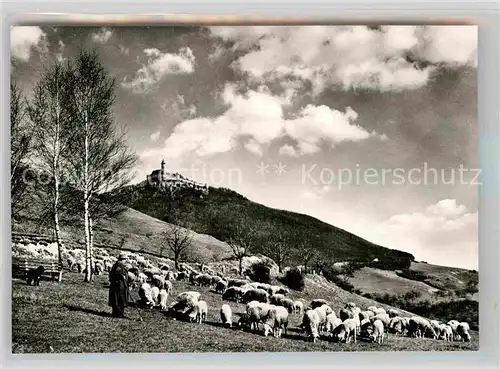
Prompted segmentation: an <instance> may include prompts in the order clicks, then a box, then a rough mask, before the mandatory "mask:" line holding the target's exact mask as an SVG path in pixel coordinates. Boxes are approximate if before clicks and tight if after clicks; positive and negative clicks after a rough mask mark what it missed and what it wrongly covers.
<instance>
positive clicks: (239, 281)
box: [227, 279, 248, 287]
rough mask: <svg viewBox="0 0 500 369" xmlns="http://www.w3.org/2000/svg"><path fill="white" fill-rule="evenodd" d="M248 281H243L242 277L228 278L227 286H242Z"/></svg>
mask: <svg viewBox="0 0 500 369" xmlns="http://www.w3.org/2000/svg"><path fill="white" fill-rule="evenodd" d="M247 283H248V282H247V281H245V280H244V279H230V280H229V281H228V282H227V286H228V287H242V286H244V285H246V284H247Z"/></svg>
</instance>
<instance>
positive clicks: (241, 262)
mask: <svg viewBox="0 0 500 369" xmlns="http://www.w3.org/2000/svg"><path fill="white" fill-rule="evenodd" d="M239 270H240V275H242V274H243V258H240V260H239Z"/></svg>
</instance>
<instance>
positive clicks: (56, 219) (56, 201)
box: [54, 176, 63, 265]
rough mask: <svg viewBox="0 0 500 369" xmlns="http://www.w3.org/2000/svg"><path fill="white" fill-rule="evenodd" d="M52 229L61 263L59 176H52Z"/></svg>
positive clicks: (60, 262)
mask: <svg viewBox="0 0 500 369" xmlns="http://www.w3.org/2000/svg"><path fill="white" fill-rule="evenodd" d="M54 190H55V194H54V231H55V236H56V242H57V255H58V261H59V264H61V265H62V262H63V260H62V242H61V231H60V228H59V177H58V176H55V177H54Z"/></svg>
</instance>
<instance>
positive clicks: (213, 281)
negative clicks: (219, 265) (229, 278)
mask: <svg viewBox="0 0 500 369" xmlns="http://www.w3.org/2000/svg"><path fill="white" fill-rule="evenodd" d="M219 281H222V278H221V277H219V276H218V275H213V276H212V283H211V285H215V284H217V283H218V282H219Z"/></svg>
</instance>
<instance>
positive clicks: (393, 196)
mask: <svg viewBox="0 0 500 369" xmlns="http://www.w3.org/2000/svg"><path fill="white" fill-rule="evenodd" d="M82 48H83V49H87V50H92V49H95V50H97V52H98V53H99V57H100V58H101V61H102V63H103V65H104V66H105V68H106V69H107V70H108V71H109V73H110V75H111V76H112V77H114V78H115V81H116V103H115V107H114V114H115V118H116V120H117V122H118V124H120V125H121V126H123V127H124V128H125V129H126V131H127V139H128V142H129V145H130V146H131V147H132V148H133V149H134V150H135V151H136V152H137V154H138V155H139V158H140V161H139V164H138V165H137V167H136V168H135V169H134V174H135V179H134V181H135V182H140V181H142V180H144V179H145V176H146V175H147V174H148V173H149V172H151V171H152V170H154V169H158V168H159V167H160V162H161V160H162V159H165V161H166V163H167V165H166V167H167V171H170V172H180V173H182V174H184V175H186V176H188V177H190V178H192V179H195V180H198V181H200V182H206V183H208V184H210V185H213V186H218V187H228V188H231V189H233V190H235V191H237V192H239V193H241V194H242V195H244V196H246V197H247V198H249V199H250V200H253V201H256V202H259V203H262V204H264V205H267V206H270V207H273V208H280V209H286V210H290V211H295V212H300V213H304V214H308V215H311V216H314V217H316V218H318V219H320V220H322V221H324V222H327V223H330V224H333V225H335V226H337V227H339V228H343V229H345V230H347V231H349V232H352V233H355V234H357V235H359V236H361V237H363V238H365V239H367V240H369V241H371V242H374V243H377V244H380V245H382V246H385V247H390V248H394V249H399V250H403V251H407V252H410V253H412V254H413V255H414V256H415V258H416V259H417V260H425V261H427V262H429V263H434V264H441V265H450V266H457V267H463V268H467V269H476V270H477V269H478V237H477V232H478V209H477V206H478V201H477V191H478V186H479V185H480V183H479V179H476V177H477V174H478V172H477V170H476V169H475V168H477V143H476V141H477V112H476V109H477V28H476V26H380V27H365V26H300V27H298V26H211V27H198V26H197V27H187V26H175V27H173V26H169V27H114V28H109V27H80V28H77V27H46V26H43V27H36V26H32V27H31V26H30V27H13V28H12V29H11V56H12V59H11V60H12V63H11V65H12V77H13V78H14V79H15V80H16V81H17V82H18V83H19V85H20V86H21V87H22V89H23V91H24V93H25V94H26V96H27V97H28V98H29V96H30V94H31V91H32V87H33V85H34V83H36V80H37V78H38V76H39V75H40V73H41V72H42V71H43V68H44V67H45V66H47V65H49V64H50V63H52V62H54V61H56V60H67V59H69V58H72V57H74V56H76V55H77V54H78V52H79V50H80V49H82Z"/></svg>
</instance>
